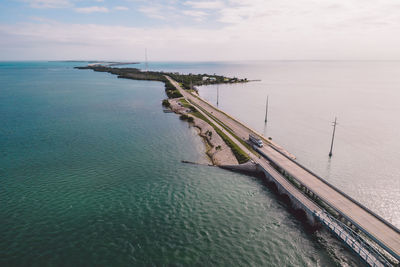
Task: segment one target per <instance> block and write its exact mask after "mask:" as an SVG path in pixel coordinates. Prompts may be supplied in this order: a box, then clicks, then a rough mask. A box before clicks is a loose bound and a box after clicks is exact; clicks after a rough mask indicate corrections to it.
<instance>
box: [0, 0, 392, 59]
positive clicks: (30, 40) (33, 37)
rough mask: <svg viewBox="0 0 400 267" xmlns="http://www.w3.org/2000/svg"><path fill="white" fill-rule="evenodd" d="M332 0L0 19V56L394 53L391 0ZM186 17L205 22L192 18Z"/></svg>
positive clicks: (232, 0)
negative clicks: (110, 16)
mask: <svg viewBox="0 0 400 267" xmlns="http://www.w3.org/2000/svg"><path fill="white" fill-rule="evenodd" d="M166 1H168V0H166ZM338 1H339V2H338V4H336V5H332V3H333V2H332V1H331V0H320V1H315V0H298V1H293V0H268V1H265V0H226V1H225V7H224V8H223V9H221V10H211V9H202V8H200V6H198V5H197V6H196V5H195V4H192V5H189V4H186V5H183V6H182V5H181V3H182V2H176V1H174V0H170V1H169V2H168V4H166V2H165V1H161V0H151V3H152V4H151V5H149V4H148V2H146V1H145V0H135V2H136V3H140V4H141V5H143V6H141V7H140V8H139V10H134V9H133V8H132V9H131V10H132V13H133V14H135V13H134V12H137V11H139V12H142V13H143V14H145V15H146V16H148V17H150V18H155V19H156V20H153V21H152V20H151V19H148V18H142V17H140V18H141V23H140V25H145V26H141V27H122V26H119V27H117V26H111V25H110V26H107V25H94V24H62V23H57V22H54V21H46V20H43V21H40V20H39V21H35V22H34V23H30V24H29V23H28V24H15V25H5V24H3V25H2V24H0V36H1V38H0V58H6V57H8V58H9V57H20V58H21V59H23V58H22V55H24V53H25V54H27V53H28V52H29V53H28V54H29V55H30V57H29V58H25V59H31V58H32V57H34V56H37V57H38V58H37V59H40V58H50V57H53V58H57V57H58V55H59V54H58V53H57V51H60V50H61V49H63V50H62V51H63V53H69V54H71V55H72V56H71V57H73V55H74V54H76V57H75V58H79V57H81V58H84V57H86V58H87V57H92V58H100V57H103V55H107V56H108V57H109V58H120V59H121V58H124V56H127V55H129V57H131V56H137V57H138V58H140V57H142V56H143V49H144V47H147V48H148V49H149V51H152V52H151V58H153V59H156V60H240V59H247V60H248V59H278V60H279V59H397V60H398V59H400V50H399V49H398V47H399V46H400V35H399V34H398V32H399V29H400V12H399V9H400V6H394V5H393V3H394V0H381V1H373V0H346V1H345V0H338ZM187 2H189V3H190V2H191V1H187ZM187 2H186V3H187ZM199 3H204V2H199ZM189 6H190V8H189ZM196 7H198V8H196ZM185 9H189V10H185ZM107 10H108V9H107ZM113 10H114V9H113ZM110 12H111V8H110ZM216 13H217V15H216ZM115 14H116V15H118V13H117V12H115ZM136 15H137V13H136ZM193 19H194V20H198V21H201V20H203V21H206V23H196V24H195V26H192V25H194V24H192V23H190V20H193ZM76 21H78V20H76ZM146 25H147V26H146ZM150 25H151V26H150ZM171 44H173V45H171ZM22 47H23V48H22ZM5 51H8V52H7V53H6V52H5Z"/></svg>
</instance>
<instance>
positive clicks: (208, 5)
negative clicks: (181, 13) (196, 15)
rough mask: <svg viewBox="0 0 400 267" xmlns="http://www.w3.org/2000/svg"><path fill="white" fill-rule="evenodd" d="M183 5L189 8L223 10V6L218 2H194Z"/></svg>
mask: <svg viewBox="0 0 400 267" xmlns="http://www.w3.org/2000/svg"><path fill="white" fill-rule="evenodd" d="M184 5H187V6H191V7H192V8H197V9H222V8H224V4H223V3H222V2H220V1H204V2H197V1H196V2H195V1H186V2H184Z"/></svg>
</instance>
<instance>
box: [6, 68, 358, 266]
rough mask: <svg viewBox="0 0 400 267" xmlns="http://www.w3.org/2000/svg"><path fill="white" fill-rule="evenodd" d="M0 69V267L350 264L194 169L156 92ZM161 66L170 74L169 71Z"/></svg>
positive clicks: (263, 190)
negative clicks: (186, 162) (187, 161)
mask: <svg viewBox="0 0 400 267" xmlns="http://www.w3.org/2000/svg"><path fill="white" fill-rule="evenodd" d="M79 64H83V63H72V62H69V63H67V62H11V63H10V62H9V63H7V62H3V63H0V121H1V124H0V203H1V204H0V205H1V208H0V222H1V223H0V265H1V266H128V265H134V266H149V265H156V266H158V265H174V266H175V265H176V266H187V265H202V266H204V265H218V266H221V265H222V266H231V265H242V266H243V265H244V266H335V265H337V264H343V265H358V264H360V262H359V261H358V260H357V259H356V258H354V257H353V256H352V255H351V254H350V253H349V252H347V250H345V249H344V247H343V246H342V245H341V244H339V243H338V241H336V240H335V239H334V238H332V237H331V236H330V235H329V234H327V233H326V232H324V231H320V232H316V233H310V232H308V231H307V230H306V228H305V227H304V225H303V224H302V223H301V222H300V221H299V220H297V219H296V218H295V217H294V216H293V215H292V214H291V213H290V211H289V210H288V208H287V207H286V205H285V204H283V203H282V202H281V201H280V200H279V199H277V198H276V196H275V195H274V193H272V192H271V191H270V189H269V188H268V187H267V186H266V185H264V184H263V183H262V182H261V181H259V180H258V179H257V178H253V177H248V176H245V175H241V174H236V173H232V172H227V171H224V170H221V169H218V168H213V167H207V166H196V165H187V164H183V163H181V160H190V161H197V162H206V161H207V159H206V158H205V156H204V150H205V148H204V144H203V143H202V140H201V139H200V138H199V137H198V136H197V132H196V130H195V129H193V128H190V127H189V125H188V124H187V123H185V122H182V121H180V120H179V119H178V117H177V116H176V115H175V114H167V113H163V111H162V107H161V100H162V99H163V98H165V93H164V89H163V85H162V84H161V83H159V82H148V81H132V80H124V79H117V78H116V76H113V75H110V74H107V73H96V72H92V71H89V70H75V69H73V66H76V65H79ZM171 64H172V63H171Z"/></svg>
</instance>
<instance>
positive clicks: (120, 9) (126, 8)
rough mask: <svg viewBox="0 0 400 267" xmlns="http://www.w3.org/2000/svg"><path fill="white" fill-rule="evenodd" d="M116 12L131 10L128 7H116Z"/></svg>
mask: <svg viewBox="0 0 400 267" xmlns="http://www.w3.org/2000/svg"><path fill="white" fill-rule="evenodd" d="M114 10H118V11H126V10H129V8H128V7H126V6H116V7H114Z"/></svg>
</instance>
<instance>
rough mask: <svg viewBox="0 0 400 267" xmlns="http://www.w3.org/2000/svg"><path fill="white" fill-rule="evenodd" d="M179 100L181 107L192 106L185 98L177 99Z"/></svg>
mask: <svg viewBox="0 0 400 267" xmlns="http://www.w3.org/2000/svg"><path fill="white" fill-rule="evenodd" d="M179 102H180V103H181V104H182V106H183V107H185V108H192V107H193V106H192V105H190V104H189V103H188V102H187V101H186V99H179Z"/></svg>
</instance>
